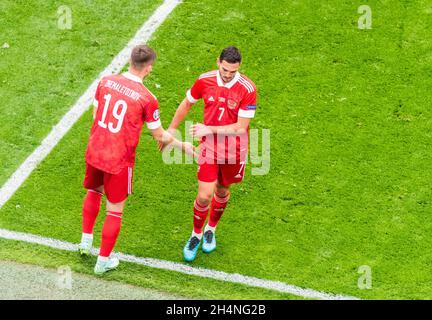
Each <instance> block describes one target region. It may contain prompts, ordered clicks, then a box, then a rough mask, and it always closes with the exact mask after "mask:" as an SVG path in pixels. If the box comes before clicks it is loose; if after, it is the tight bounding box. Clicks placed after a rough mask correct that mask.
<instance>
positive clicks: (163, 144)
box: [158, 129, 175, 152]
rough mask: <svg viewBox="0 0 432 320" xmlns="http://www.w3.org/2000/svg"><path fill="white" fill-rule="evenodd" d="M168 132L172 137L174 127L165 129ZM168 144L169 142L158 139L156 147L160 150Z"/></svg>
mask: <svg viewBox="0 0 432 320" xmlns="http://www.w3.org/2000/svg"><path fill="white" fill-rule="evenodd" d="M166 131H167V132H168V133H169V134H171V135H172V136H173V137H174V136H175V129H167V130H166ZM168 145H169V143H165V142H163V141H158V149H159V151H160V152H162V151H164V150H165V148H166V147H167V146H168Z"/></svg>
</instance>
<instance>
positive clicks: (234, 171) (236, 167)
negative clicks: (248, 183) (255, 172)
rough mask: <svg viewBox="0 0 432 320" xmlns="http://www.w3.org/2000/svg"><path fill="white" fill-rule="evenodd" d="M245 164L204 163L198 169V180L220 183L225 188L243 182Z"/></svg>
mask: <svg viewBox="0 0 432 320" xmlns="http://www.w3.org/2000/svg"><path fill="white" fill-rule="evenodd" d="M244 172H245V162H244V161H242V162H240V163H234V164H225V163H224V164H218V163H206V162H205V163H203V164H201V165H199V167H198V173H197V176H198V180H199V181H202V182H214V181H216V180H217V181H219V183H220V184H221V185H223V186H229V185H230V184H233V183H239V182H242V181H243V178H244Z"/></svg>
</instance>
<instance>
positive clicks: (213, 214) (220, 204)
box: [208, 193, 230, 228]
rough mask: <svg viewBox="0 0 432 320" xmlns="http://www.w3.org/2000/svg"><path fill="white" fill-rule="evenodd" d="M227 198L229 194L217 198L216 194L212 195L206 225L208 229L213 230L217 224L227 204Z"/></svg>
mask: <svg viewBox="0 0 432 320" xmlns="http://www.w3.org/2000/svg"><path fill="white" fill-rule="evenodd" d="M229 196H230V194H229V193H228V194H227V195H226V196H225V197H219V196H218V195H217V194H216V193H215V194H214V196H213V200H212V204H211V209H210V218H209V222H208V225H209V226H210V227H212V228H215V227H216V225H217V224H218V222H219V220H220V218H221V217H222V214H223V213H224V210H225V208H226V206H227V204H228V200H229Z"/></svg>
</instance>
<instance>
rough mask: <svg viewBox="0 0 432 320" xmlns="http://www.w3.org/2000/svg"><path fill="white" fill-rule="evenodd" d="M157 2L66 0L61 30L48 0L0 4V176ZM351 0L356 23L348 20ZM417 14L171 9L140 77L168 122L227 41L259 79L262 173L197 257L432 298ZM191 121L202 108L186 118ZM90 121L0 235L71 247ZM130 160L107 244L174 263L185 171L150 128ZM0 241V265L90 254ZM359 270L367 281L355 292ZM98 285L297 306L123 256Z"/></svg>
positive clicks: (385, 7) (226, 6)
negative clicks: (128, 181)
mask: <svg viewBox="0 0 432 320" xmlns="http://www.w3.org/2000/svg"><path fill="white" fill-rule="evenodd" d="M114 3H115V4H116V5H114ZM160 3H161V1H152V0H148V1H134V2H133V5H132V4H131V2H129V1H124V0H122V1H120V0H119V1H115V2H114V1H92V2H91V5H89V2H88V1H84V0H82V1H74V2H73V5H71V8H72V12H73V19H74V20H73V28H72V30H59V29H57V27H56V23H57V17H56V10H57V7H58V6H59V4H58V3H57V2H56V1H39V0H32V1H25V2H24V1H10V0H6V1H2V2H1V3H0V11H1V12H5V14H2V15H0V26H1V29H2V30H1V31H2V32H1V33H0V46H1V45H2V44H3V43H5V42H7V43H9V45H10V48H9V49H0V97H1V106H2V107H1V108H0V122H1V123H2V130H0V163H1V164H2V165H1V167H0V184H3V183H4V182H5V181H6V180H7V178H8V177H9V176H10V175H11V174H12V173H13V172H14V170H15V169H16V168H17V167H18V166H19V164H20V163H21V162H22V161H23V160H24V159H25V158H26V156H28V155H29V154H30V153H31V152H32V151H33V150H34V149H35V148H36V147H37V146H38V145H39V143H40V142H41V140H42V139H43V138H44V137H45V136H46V135H47V134H48V133H49V131H50V130H51V128H52V126H53V125H55V124H56V123H57V122H58V120H59V119H60V118H61V116H62V115H63V114H64V113H65V112H66V111H67V110H68V108H69V107H70V106H71V105H72V104H73V103H74V102H75V101H76V99H77V98H78V97H79V96H80V95H81V94H82V93H83V92H84V91H85V89H86V88H87V87H88V86H89V85H90V83H91V82H92V81H93V79H94V78H95V77H96V76H97V75H98V73H99V72H100V71H101V70H103V68H105V66H106V65H108V63H109V62H110V61H111V60H112V58H113V57H114V56H115V55H116V54H117V53H118V52H119V51H120V50H121V49H122V48H123V47H124V45H125V44H126V43H127V41H128V40H129V39H130V38H131V37H132V36H133V35H134V33H135V31H136V30H137V29H138V28H139V27H140V26H141V24H142V23H143V22H144V21H145V20H146V19H147V18H148V16H149V15H150V14H151V13H152V12H153V11H154V10H155V8H156V7H157V6H158V5H159V4H160ZM120 4H121V5H120ZM362 4H367V5H369V6H370V7H371V9H372V21H373V23H372V29H370V30H360V29H358V27H357V21H358V18H359V17H360V14H359V13H357V9H358V7H359V6H360V5H362ZM137 7H139V8H140V9H139V10H137V9H136V8H137ZM431 17H432V5H431V4H430V3H429V2H428V1H422V0H419V1H365V3H363V2H357V1H336V0H332V1H325V2H324V1H323V2H320V1H287V0H282V1H280V0H266V1H263V0H255V1H252V0H244V1H240V0H236V1H228V0H224V1H210V0H185V1H184V2H183V3H182V4H181V5H179V6H178V7H177V8H176V9H175V10H174V12H173V13H172V14H171V15H170V17H169V18H168V19H167V20H166V21H165V22H164V23H163V25H162V26H161V27H160V28H159V29H158V30H157V32H156V33H155V34H154V36H153V37H152V39H151V41H150V42H149V44H150V45H151V46H152V47H154V48H155V49H156V51H157V53H158V60H157V62H156V64H155V66H154V71H153V73H152V74H151V75H150V76H149V77H148V78H147V79H146V80H145V84H146V85H147V87H148V88H149V89H150V90H152V91H153V93H154V94H155V95H156V96H157V97H158V99H159V103H160V107H161V117H162V123H163V124H164V126H165V127H167V126H168V124H169V121H170V120H171V118H172V116H173V114H174V112H175V109H176V107H177V105H178V103H179V102H180V101H181V100H182V99H183V97H184V95H185V92H186V90H187V89H188V88H189V86H190V85H191V84H192V83H193V81H194V79H195V78H196V77H197V76H199V74H200V73H203V72H205V71H208V70H212V69H214V68H215V60H216V57H217V55H218V54H219V52H220V50H221V49H222V48H223V47H225V46H227V45H236V46H238V47H239V48H240V49H241V50H242V53H243V56H244V60H243V64H242V67H241V71H242V72H244V73H245V74H246V75H247V76H248V77H250V78H251V79H252V80H253V81H254V82H255V83H256V85H257V88H258V94H259V101H258V108H257V113H256V117H255V119H254V120H253V121H252V124H251V127H252V128H258V129H270V130H271V169H270V172H269V174H267V175H264V176H253V175H251V167H252V166H248V167H247V170H246V178H245V181H244V182H243V183H242V184H240V185H237V186H234V187H233V190H232V197H231V200H230V203H229V205H228V208H227V210H226V212H225V214H224V217H223V218H222V220H221V223H220V225H219V227H218V232H217V236H218V249H217V251H216V252H214V253H212V254H211V255H204V254H202V253H199V254H198V257H197V259H196V261H194V262H193V263H192V265H193V266H199V267H204V268H209V269H215V270H221V271H225V272H230V273H241V274H244V275H249V276H254V277H259V278H265V279H269V280H277V281H283V282H286V283H289V284H293V285H297V286H301V287H306V288H312V289H315V290H319V291H324V292H329V293H336V294H344V295H352V296H357V297H360V298H365V299H431V298H432V289H431V287H430V285H429V283H430V281H431V280H432V273H431V272H430V268H431V265H432V264H431V261H432V253H431V247H432V242H431V238H430V237H429V235H430V234H431V232H432V223H431V219H430V215H429V214H430V212H431V210H432V200H431V199H432V191H431V188H430V181H431V179H432V174H431V170H430V159H431V156H432V154H431V150H432V148H431V144H432V140H431V138H432V136H431V133H430V130H429V128H430V125H431V120H430V119H431V116H432V112H431V110H430V108H429V104H430V102H431V101H432V95H431V91H430V88H431V86H432V80H431V79H432V78H431V77H430V74H431V71H432V68H431V66H432V41H431V39H430V31H431V30H432V19H431ZM201 119H202V103H199V104H197V105H196V106H195V107H194V109H193V111H192V113H191V114H190V116H189V117H188V118H187V120H191V121H200V120H201ZM90 125H91V113H90V111H89V112H88V113H86V114H85V116H83V117H82V118H81V119H80V120H79V122H78V123H77V124H76V125H75V126H74V127H73V129H72V130H71V131H70V132H69V133H68V134H67V135H66V136H65V138H64V139H63V140H62V141H61V142H60V143H59V144H58V145H57V146H56V148H55V149H54V150H53V152H52V153H51V154H50V155H49V156H48V157H47V158H46V159H45V160H44V161H43V163H42V164H41V165H40V166H39V167H38V168H37V169H36V170H35V171H34V172H33V174H32V175H31V176H30V178H29V179H28V180H27V181H26V182H25V184H24V185H23V186H22V187H21V188H20V189H19V190H18V191H17V193H16V194H15V195H14V196H13V198H12V199H11V200H10V201H9V202H8V203H7V204H6V205H5V206H4V207H3V208H2V209H1V210H0V228H6V229H11V230H17V231H22V232H29V233H34V234H38V235H42V236H45V237H53V238H56V239H61V240H65V241H70V242H75V243H76V242H78V241H79V239H80V231H81V230H80V225H81V218H80V216H81V205H82V198H83V196H84V194H85V190H84V189H83V188H82V180H83V175H84V150H85V147H86V143H87V138H88V134H89V129H90ZM182 129H183V127H182ZM137 154H138V156H137V165H136V170H135V177H134V194H133V196H132V197H130V199H129V200H128V203H127V206H126V209H125V215H124V220H123V227H122V231H121V234H120V238H119V241H118V244H117V246H116V251H121V252H124V253H129V254H133V255H137V256H142V257H152V258H158V259H164V260H170V261H176V262H181V261H182V247H183V245H184V243H185V241H186V240H187V238H188V236H189V235H190V231H191V228H192V204H193V200H194V198H195V195H196V190H197V182H196V175H195V172H196V166H195V165H166V164H164V163H163V161H162V159H161V155H160V154H159V153H158V152H157V146H156V143H155V142H154V141H152V139H151V137H150V135H149V134H148V132H146V129H144V130H143V134H142V137H141V142H140V145H139V148H138V152H137ZM102 216H103V215H101V216H100V219H99V220H98V225H97V226H96V228H95V229H96V234H95V238H96V239H97V241H96V245H99V238H100V230H101V223H102V219H101V218H102ZM0 246H1V248H2V250H1V251H0V259H8V260H16V261H22V262H30V263H35V264H40V265H45V266H50V267H56V266H58V265H64V264H69V265H70V266H71V267H72V269H73V270H74V271H76V272H83V273H91V272H92V265H93V263H94V260H91V261H84V262H82V261H81V260H80V259H79V258H78V257H77V256H76V255H75V254H73V253H64V252H59V251H57V250H51V249H46V248H41V247H38V246H34V245H27V244H24V243H16V242H10V241H6V240H0ZM362 265H367V266H370V267H371V270H372V288H371V289H368V290H361V289H359V288H358V286H357V281H358V278H359V276H360V274H359V273H358V268H359V267H360V266H362ZM107 277H108V278H109V279H113V280H114V279H115V280H120V281H124V282H127V283H132V284H136V285H142V286H147V287H150V288H157V289H161V290H165V291H167V292H171V293H177V294H181V295H185V296H189V297H191V298H208V299H211V298H222V299H225V298H228V299H248V298H249V299H259V298H261V299H295V298H296V297H293V296H291V295H286V294H280V293H277V292H272V291H270V290H263V289H254V288H249V287H245V286H242V285H235V284H228V283H222V282H219V281H214V280H206V279H201V278H196V277H191V276H184V275H181V274H177V273H174V272H169V271H160V270H154V269H150V268H144V267H139V266H135V265H131V264H127V263H125V264H123V265H122V266H121V268H120V269H119V270H118V271H116V272H114V273H111V274H109V275H108V276H107Z"/></svg>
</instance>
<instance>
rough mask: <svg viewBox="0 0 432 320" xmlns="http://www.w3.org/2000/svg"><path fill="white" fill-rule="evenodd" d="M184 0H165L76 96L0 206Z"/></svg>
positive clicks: (5, 190) (1, 194)
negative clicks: (109, 77) (103, 82)
mask: <svg viewBox="0 0 432 320" xmlns="http://www.w3.org/2000/svg"><path fill="white" fill-rule="evenodd" d="M180 3H181V0H165V1H164V3H162V4H161V5H160V6H159V7H158V8H157V9H156V11H155V12H154V13H153V14H152V15H151V16H150V18H149V19H148V20H147V21H146V22H145V23H144V25H143V26H142V27H141V28H140V29H139V30H138V31H137V33H136V34H135V36H134V37H133V38H132V39H131V40H130V41H129V43H128V44H127V45H126V47H125V48H124V49H123V50H122V51H120V53H119V54H118V55H117V56H116V57H115V58H114V59H113V61H112V62H111V63H110V64H109V65H108V66H107V67H106V68H105V70H103V71H102V72H101V73H100V74H99V76H98V77H97V78H96V79H95V80H94V81H93V83H92V84H91V85H90V87H89V88H88V89H87V90H86V92H84V94H83V95H82V96H81V97H80V98H79V99H78V100H77V102H76V103H75V104H74V105H73V106H72V108H71V109H70V110H69V111H68V112H67V113H66V114H65V115H64V116H63V118H62V119H61V120H60V122H59V123H58V124H57V125H56V126H54V127H53V128H52V130H51V132H50V133H49V134H48V136H47V137H46V138H45V139H44V140H43V141H42V143H41V144H40V146H38V147H37V148H36V150H34V151H33V153H32V154H31V155H30V156H29V157H28V158H27V159H26V160H25V161H24V162H23V163H22V164H21V165H20V167H19V168H18V169H17V170H16V171H15V172H14V173H13V174H12V176H11V177H10V178H9V179H8V180H7V181H6V182H5V184H4V185H3V186H2V187H1V189H0V209H1V208H2V207H3V206H4V205H5V203H6V202H7V201H9V199H10V198H11V197H12V196H13V195H14V193H15V192H16V191H17V190H18V188H19V187H20V186H21V185H22V184H23V183H24V181H25V180H26V179H27V178H28V177H29V176H30V174H31V173H32V172H33V170H34V169H36V167H37V166H38V165H39V163H40V162H41V161H42V160H43V159H45V157H46V156H47V155H48V154H49V153H50V152H51V151H52V150H53V149H54V147H55V146H56V145H57V143H58V142H59V141H60V140H61V139H62V138H63V136H64V135H65V134H66V133H67V132H68V131H69V130H70V129H71V128H72V126H73V125H74V124H75V123H76V122H77V121H78V119H79V118H80V117H81V116H82V115H83V114H84V112H86V111H87V110H88V108H89V106H90V105H91V104H92V100H93V97H94V94H95V92H96V88H97V85H98V83H99V81H100V79H101V78H102V77H104V76H107V75H111V74H117V73H119V72H120V71H121V70H122V69H123V67H124V66H125V65H126V64H127V63H128V60H129V57H130V54H131V51H132V48H133V47H134V46H136V45H138V44H141V43H145V42H147V41H148V40H149V39H150V37H151V36H152V34H153V33H154V32H155V31H156V30H157V28H158V27H159V26H160V25H161V24H162V22H164V21H165V19H166V18H167V17H168V15H169V14H170V13H171V12H172V11H173V10H174V9H175V7H177V5H179V4H180Z"/></svg>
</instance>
